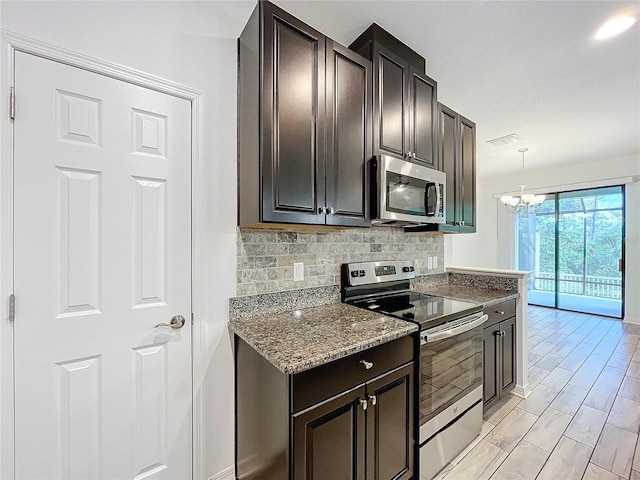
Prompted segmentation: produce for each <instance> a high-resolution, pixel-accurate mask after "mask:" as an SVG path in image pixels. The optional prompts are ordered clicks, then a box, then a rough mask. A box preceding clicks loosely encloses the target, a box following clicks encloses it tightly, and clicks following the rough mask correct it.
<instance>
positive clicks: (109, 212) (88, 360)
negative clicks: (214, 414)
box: [14, 52, 192, 479]
mask: <svg viewBox="0 0 640 480" xmlns="http://www.w3.org/2000/svg"><path fill="white" fill-rule="evenodd" d="M15 66H16V73H15V83H16V94H17V97H18V98H20V100H19V101H20V113H19V115H18V117H17V118H16V121H15V157H14V162H15V170H14V192H15V197H14V201H15V252H14V255H15V257H14V263H15V294H16V298H17V299H18V302H19V309H18V312H17V316H16V321H15V328H14V343H15V405H16V411H15V417H16V425H15V432H16V441H15V445H16V450H15V459H16V478H30V479H45V478H46V479H49V478H82V479H93V478H138V479H144V478H152V479H161V478H188V477H190V476H191V391H192V388H191V375H190V371H191V344H190V338H191V335H190V322H186V323H185V325H184V326H183V327H182V329H179V330H173V329H171V328H167V327H159V328H154V326H155V325H156V324H158V323H161V322H168V321H169V319H170V318H171V317H173V316H174V315H178V314H180V315H183V316H184V317H187V318H188V317H189V315H190V311H191V224H190V218H191V213H190V208H191V207H190V204H191V200H190V199H191V194H190V182H191V180H190V178H191V173H190V172H191V170H190V165H191V148H190V138H191V137H190V136H191V106H190V103H189V102H188V101H186V100H181V99H177V98H174V97H171V96H168V95H164V94H160V93H158V92H154V91H151V90H148V89H145V88H142V87H138V86H135V85H132V84H128V83H125V82H120V81H118V80H114V79H111V78H108V77H104V76H101V75H98V74H94V73H91V72H88V71H85V70H81V69H77V68H73V67H69V66H65V65H62V64H59V63H55V62H52V61H49V60H45V59H42V58H39V57H35V56H31V55H28V54H24V53H20V52H18V53H17V54H16V58H15Z"/></svg>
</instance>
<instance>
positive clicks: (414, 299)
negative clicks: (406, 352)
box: [352, 292, 481, 329]
mask: <svg viewBox="0 0 640 480" xmlns="http://www.w3.org/2000/svg"><path fill="white" fill-rule="evenodd" d="M352 305H354V306H356V307H361V308H367V309H369V310H374V311H376V312H380V313H384V314H386V315H391V316H393V317H397V318H401V319H403V320H410V321H412V322H417V323H419V324H420V325H421V328H422V329H424V328H427V327H430V326H432V325H433V324H434V322H436V323H444V322H447V321H448V320H451V319H453V318H459V317H461V316H465V315H468V314H471V313H475V312H478V311H480V310H481V307H480V306H479V305H476V304H475V303H470V302H463V301H461V300H454V299H452V298H447V297H439V296H436V295H427V294H424V293H418V292H407V293H402V294H398V295H391V296H386V297H379V298H368V299H364V300H359V301H354V302H353V303H352Z"/></svg>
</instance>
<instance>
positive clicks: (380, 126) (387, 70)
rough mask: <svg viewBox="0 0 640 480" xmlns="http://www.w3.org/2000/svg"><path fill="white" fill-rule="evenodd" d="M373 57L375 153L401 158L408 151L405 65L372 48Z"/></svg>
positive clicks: (378, 49)
mask: <svg viewBox="0 0 640 480" xmlns="http://www.w3.org/2000/svg"><path fill="white" fill-rule="evenodd" d="M374 55H375V57H374V61H373V62H374V65H376V64H377V65H378V70H377V72H376V79H375V80H374V90H375V95H376V97H375V98H376V110H375V111H376V113H375V116H376V133H377V135H376V136H375V137H374V142H375V144H376V146H377V148H378V150H379V152H378V153H389V154H392V155H396V156H400V157H404V156H405V154H406V151H407V150H406V143H405V137H406V132H405V130H406V127H405V126H406V122H407V115H408V114H407V103H408V101H407V100H408V99H407V97H408V92H407V90H406V85H407V76H408V65H407V64H406V63H405V62H404V61H403V60H402V59H400V58H398V57H396V56H395V55H393V54H392V53H391V52H390V51H388V50H386V49H384V48H382V47H380V46H377V47H374ZM376 140H377V141H376Z"/></svg>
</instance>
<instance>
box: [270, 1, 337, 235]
mask: <svg viewBox="0 0 640 480" xmlns="http://www.w3.org/2000/svg"><path fill="white" fill-rule="evenodd" d="M264 15H265V20H264V72H263V84H262V88H263V93H262V102H263V117H262V118H263V119H264V121H263V125H262V129H263V144H262V145H261V148H262V151H261V154H262V156H263V158H264V159H263V174H262V188H263V207H262V209H263V212H262V218H263V221H266V222H293V223H324V215H318V213H317V207H318V205H317V198H318V192H322V193H324V188H325V187H324V177H325V173H324V158H325V154H324V143H325V142H324V123H325V111H324V108H325V107H324V101H323V100H322V101H321V99H324V89H325V79H324V76H325V71H324V65H325V37H324V36H323V35H321V34H320V33H319V32H316V31H315V30H313V29H312V28H310V27H309V26H307V25H305V24H304V23H302V22H300V21H298V20H297V19H295V18H293V17H292V16H290V15H288V14H286V13H285V12H282V11H281V10H280V9H278V8H277V7H275V6H273V5H271V4H268V3H266V4H264Z"/></svg>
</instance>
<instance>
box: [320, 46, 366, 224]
mask: <svg viewBox="0 0 640 480" xmlns="http://www.w3.org/2000/svg"><path fill="white" fill-rule="evenodd" d="M327 56H328V57H327V66H326V71H327V87H326V94H327V109H328V113H327V152H326V172H325V178H326V202H325V204H326V207H327V208H328V209H329V211H328V215H327V218H326V223H327V224H328V225H350V226H370V225H371V218H370V215H369V202H368V198H369V181H368V173H367V162H368V161H369V159H370V158H371V108H372V96H371V91H372V79H371V63H370V62H369V61H368V60H366V59H365V58H363V57H361V56H360V55H358V54H356V53H355V52H353V51H351V50H349V49H348V48H346V47H344V46H342V45H339V44H337V43H335V42H332V41H330V40H327Z"/></svg>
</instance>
